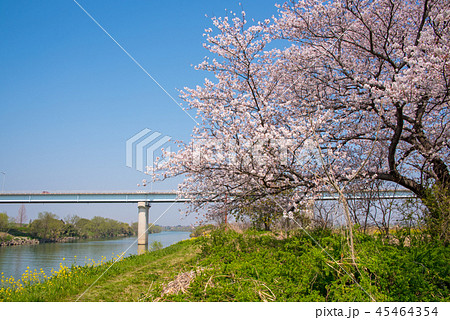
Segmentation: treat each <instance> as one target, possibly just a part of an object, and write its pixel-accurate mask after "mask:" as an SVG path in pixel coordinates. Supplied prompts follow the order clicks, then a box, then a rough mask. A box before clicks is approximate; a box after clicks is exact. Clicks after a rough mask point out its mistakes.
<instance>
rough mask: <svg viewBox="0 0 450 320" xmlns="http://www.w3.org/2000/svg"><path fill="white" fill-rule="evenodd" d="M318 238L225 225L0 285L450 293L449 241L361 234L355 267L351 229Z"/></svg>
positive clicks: (213, 297) (64, 297)
mask: <svg viewBox="0 0 450 320" xmlns="http://www.w3.org/2000/svg"><path fill="white" fill-rule="evenodd" d="M313 237H314V238H315V239H317V240H318V241H319V242H320V246H321V247H319V246H318V245H317V244H316V243H315V242H314V241H313V240H312V239H311V238H310V237H308V236H307V235H305V234H304V233H297V234H291V236H290V237H287V238H286V237H280V236H276V235H274V234H271V233H267V232H265V233H262V232H255V231H248V232H245V233H243V234H241V233H236V232H233V231H227V232H224V231H221V230H218V231H214V232H212V233H211V234H210V235H208V236H205V237H200V238H197V239H194V240H187V241H182V242H180V243H177V244H175V245H173V246H170V247H168V248H165V249H162V250H157V251H154V252H150V253H147V254H144V255H140V256H131V257H128V258H126V259H124V260H123V261H119V262H117V263H116V264H114V265H113V266H112V267H111V268H109V267H110V266H111V262H105V263H103V264H101V265H100V266H85V267H73V268H72V269H70V270H68V269H64V268H62V269H61V270H60V271H59V272H58V273H55V275H54V276H53V277H52V278H51V279H42V280H43V281H42V282H41V283H38V284H29V285H27V284H26V283H25V284H24V285H23V287H20V286H17V285H15V284H16V282H14V283H15V284H13V285H12V289H11V290H10V291H9V293H8V292H6V291H5V289H3V291H1V289H0V300H2V301H75V300H77V299H78V298H80V295H81V294H83V293H84V292H85V293H84V294H83V295H82V296H81V298H80V299H79V300H80V301H155V300H156V301H370V300H371V299H372V298H374V299H375V300H377V301H449V300H450V298H449V297H450V295H449V293H450V277H449V268H450V263H449V262H450V261H449V257H450V248H449V247H446V246H443V245H441V244H439V243H435V242H426V241H423V242H417V243H414V245H411V246H404V245H400V244H388V243H383V241H381V239H378V238H377V237H376V236H367V235H362V234H356V236H355V242H356V254H357V266H354V265H352V264H351V263H350V261H351V260H350V259H349V256H348V248H347V241H346V239H345V238H344V237H343V236H342V235H340V234H335V233H330V232H328V233H326V232H322V233H314V234H313ZM322 248H323V249H325V250H326V252H328V253H329V255H327V254H325V252H324V250H323V249H322ZM108 268H109V269H108ZM107 269H108V270H107ZM106 270H107V272H105V271H106ZM192 270H194V271H195V277H194V278H193V280H192V281H191V282H190V284H189V285H185V286H184V288H183V290H181V291H179V292H177V293H171V294H165V295H164V294H162V293H163V292H164V289H165V288H167V287H168V284H170V283H171V281H173V280H174V279H175V278H177V276H179V275H186V274H187V272H189V271H192ZM103 273H104V275H103V276H101V275H102V274H103ZM185 273H186V274H185ZM100 276H101V277H100ZM34 277H38V276H36V275H34ZM38 278H39V277H38ZM97 279H99V280H98V281H97V282H96V283H95V284H94V281H96V280H97ZM179 279H181V280H183V279H182V278H178V279H177V281H174V282H172V283H171V284H172V285H173V283H178V282H179ZM25 280H26V279H25ZM44 280H45V281H44ZM32 281H34V282H35V281H36V279H33V280H32ZM25 282H26V281H25ZM9 285H11V283H9ZM87 289H88V290H87ZM86 290H87V291H86ZM172 292H173V291H172Z"/></svg>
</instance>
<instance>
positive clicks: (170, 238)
mask: <svg viewBox="0 0 450 320" xmlns="http://www.w3.org/2000/svg"><path fill="white" fill-rule="evenodd" d="M189 234H190V232H175V231H171V232H161V233H153V234H149V235H148V242H149V243H152V242H153V241H159V242H161V243H162V245H163V247H167V246H170V245H171V244H174V243H176V242H178V241H181V240H185V239H189ZM136 240H137V239H136V237H129V238H116V239H102V240H78V241H74V242H67V243H44V244H39V245H28V246H11V247H0V273H3V274H2V276H5V278H9V277H10V276H13V277H14V278H15V279H19V278H20V277H21V276H22V274H23V273H24V272H25V270H26V269H27V267H29V268H30V269H31V270H34V269H36V270H37V271H38V272H39V271H40V269H41V268H42V270H44V272H45V273H46V274H47V275H51V269H52V268H53V269H55V270H59V265H60V263H63V264H64V265H66V266H68V267H70V266H71V265H72V264H76V265H84V264H86V263H88V262H89V259H93V260H95V261H100V260H101V259H102V257H106V259H107V260H110V259H111V258H112V257H116V256H117V255H118V254H121V253H122V252H125V251H126V253H125V255H124V256H129V255H132V254H136V253H137V241H136ZM0 278H1V277H0Z"/></svg>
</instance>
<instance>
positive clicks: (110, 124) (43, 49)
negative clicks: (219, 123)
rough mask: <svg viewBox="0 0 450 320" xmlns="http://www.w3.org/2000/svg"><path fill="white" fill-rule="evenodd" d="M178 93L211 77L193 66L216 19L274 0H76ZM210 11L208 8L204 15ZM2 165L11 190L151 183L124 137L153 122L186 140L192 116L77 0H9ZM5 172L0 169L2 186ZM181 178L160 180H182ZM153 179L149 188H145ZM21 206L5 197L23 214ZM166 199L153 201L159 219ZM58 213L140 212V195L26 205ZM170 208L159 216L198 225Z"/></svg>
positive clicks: (1, 21)
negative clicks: (111, 201) (136, 200)
mask: <svg viewBox="0 0 450 320" xmlns="http://www.w3.org/2000/svg"><path fill="white" fill-rule="evenodd" d="M78 3H79V4H80V5H81V6H83V7H84V8H85V9H86V10H87V11H88V12H89V13H90V14H91V15H92V16H93V17H94V18H95V19H96V20H97V21H98V22H99V23H100V24H101V25H102V26H103V27H104V28H105V29H106V30H107V31H108V32H109V33H110V34H111V35H112V36H113V37H114V38H115V39H116V40H117V41H118V42H119V43H120V44H121V45H122V46H123V47H124V48H125V49H126V50H127V51H128V52H129V53H130V54H131V55H132V56H133V57H134V58H135V59H136V60H137V61H138V62H139V63H140V64H141V65H142V66H143V67H144V68H145V69H146V70H147V71H148V72H149V73H150V74H151V75H152V76H153V77H154V78H155V79H156V80H157V81H158V82H159V83H160V84H161V86H163V87H164V88H165V89H166V90H167V92H168V93H169V94H170V95H172V96H173V97H175V99H176V100H177V101H178V102H181V101H180V99H179V98H178V91H177V89H182V88H183V87H185V86H187V87H194V86H195V85H197V84H202V83H203V79H204V78H205V77H211V75H208V74H205V73H203V72H200V71H196V70H194V68H193V65H196V64H198V63H200V62H201V61H202V60H203V57H205V56H206V55H208V52H207V51H206V50H205V49H204V48H203V47H202V43H203V42H204V38H203V36H202V34H203V33H204V29H205V28H209V27H212V23H211V20H210V17H213V16H224V15H225V14H226V11H225V10H228V11H229V10H232V11H235V12H240V11H241V6H240V5H239V3H241V4H242V7H243V8H244V10H245V11H246V12H247V18H249V19H250V18H254V19H255V20H261V19H265V18H268V17H271V16H272V15H274V14H276V12H277V9H276V7H275V1H265V0H264V1H263V0H251V1H250V0H249V1H245V0H244V1H240V2H239V1H217V0H193V1H181V0H174V1H154V0H133V1H126V0H116V1H112V0H111V1H106V0H103V1H100V0H95V1H94V0H78ZM205 15H207V16H208V17H206V16H205ZM0 42H1V44H0V171H3V172H5V173H6V181H5V192H13V191H20V192H24V191H38V192H41V191H43V190H46V191H50V192H52V191H72V190H82V191H116V190H127V191H130V190H144V189H143V188H138V187H137V184H138V183H140V181H141V180H142V179H143V178H146V176H145V175H144V174H143V173H141V172H139V171H137V170H135V169H133V168H129V167H127V166H126V165H125V142H126V140H127V139H129V138H130V137H132V136H133V135H134V134H136V133H138V132H139V131H141V130H142V129H144V128H149V129H151V130H154V131H159V132H161V133H162V134H164V135H168V136H171V137H173V138H174V139H177V140H184V141H186V140H188V139H189V135H190V133H191V130H192V128H193V126H194V124H195V123H194V121H193V120H192V119H190V117H189V116H188V115H186V114H185V113H184V112H183V111H182V110H181V109H180V108H179V107H178V106H177V104H176V103H175V102H174V101H172V100H171V98H170V97H169V96H167V94H166V93H164V91H163V90H161V88H159V87H158V86H157V85H156V84H155V83H154V82H153V81H152V80H151V79H150V78H149V77H148V76H147V75H146V74H145V73H144V72H143V71H142V70H141V69H139V67H138V66H137V65H136V64H135V63H134V62H133V61H132V60H131V59H130V58H129V57H128V56H127V55H126V54H125V53H124V52H123V51H122V50H121V49H120V48H119V47H118V46H117V45H116V44H115V43H114V42H113V41H112V40H111V39H110V38H109V37H108V36H107V35H106V34H105V33H104V32H103V31H102V30H101V29H100V28H99V27H98V26H97V25H95V23H94V22H93V21H92V20H91V19H90V18H89V17H88V16H87V15H86V14H85V13H84V12H83V11H82V10H81V9H80V8H79V7H78V6H77V4H76V3H75V2H74V1H73V0H45V1H25V0H0ZM2 182H3V175H0V186H1V183H2ZM176 185H177V180H173V181H167V182H163V183H160V184H156V185H153V190H169V189H175V188H176ZM147 189H149V187H147ZM18 207H19V206H17V205H0V212H5V211H6V212H7V213H8V215H10V216H16V215H17V211H18ZM167 207H168V206H167V205H157V206H155V207H154V208H152V209H151V211H150V212H151V220H152V219H154V218H155V217H156V216H159V215H160V214H161V213H162V212H163V211H164V210H165V209H166V208H167ZM26 208H27V215H28V217H29V218H31V219H34V218H36V217H37V213H38V212H41V211H51V212H53V213H55V214H57V215H59V216H60V217H65V216H66V215H68V214H78V215H80V216H83V217H87V218H91V217H93V216H95V215H101V216H105V217H106V216H108V217H111V218H114V219H118V220H122V221H125V222H131V221H135V220H136V219H137V208H135V206H134V205H45V206H44V205H28V206H27V207H26ZM178 209H181V210H182V209H183V207H182V206H179V205H176V206H174V207H172V208H171V209H170V210H169V211H168V213H167V214H166V215H165V216H164V217H163V218H162V219H161V220H160V221H158V224H179V223H180V224H189V223H192V222H193V221H194V219H193V217H189V218H187V219H184V220H182V221H180V220H179V217H180V214H179V213H178Z"/></svg>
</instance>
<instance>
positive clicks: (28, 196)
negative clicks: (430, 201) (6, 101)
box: [0, 190, 415, 204]
mask: <svg viewBox="0 0 450 320" xmlns="http://www.w3.org/2000/svg"><path fill="white" fill-rule="evenodd" d="M371 194H372V193H371V192H370V191H361V192H356V193H346V197H347V199H349V200H358V199H366V198H369V197H370V195H371ZM414 197H415V196H414V194H413V193H412V192H411V191H409V190H382V191H380V192H379V193H378V194H377V195H376V196H375V197H374V200H375V199H411V198H414ZM338 199H339V196H338V194H337V193H332V192H323V193H322V195H321V196H320V197H318V198H316V201H333V200H338ZM189 201H191V199H187V198H181V197H180V196H179V194H178V193H177V192H176V191H163V192H63V193H53V192H52V193H48V192H43V193H0V204H8V203H138V202H153V203H173V202H189Z"/></svg>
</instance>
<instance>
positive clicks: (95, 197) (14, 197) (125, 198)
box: [0, 191, 190, 204]
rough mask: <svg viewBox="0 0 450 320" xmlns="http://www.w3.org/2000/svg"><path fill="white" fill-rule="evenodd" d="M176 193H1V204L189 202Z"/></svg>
mask: <svg viewBox="0 0 450 320" xmlns="http://www.w3.org/2000/svg"><path fill="white" fill-rule="evenodd" d="M187 201H190V200H189V199H183V198H180V197H179V196H178V194H177V192H175V191H167V192H95V193H94V192H92V193H89V192H85V193H83V192H82V193H78V192H73V193H0V204H1V203H138V202H157V203H172V202H187Z"/></svg>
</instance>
